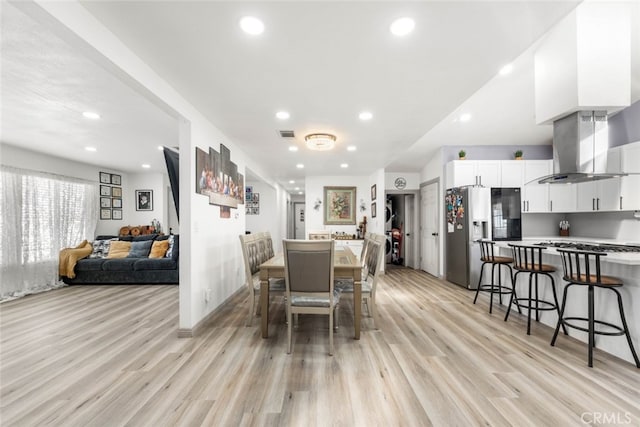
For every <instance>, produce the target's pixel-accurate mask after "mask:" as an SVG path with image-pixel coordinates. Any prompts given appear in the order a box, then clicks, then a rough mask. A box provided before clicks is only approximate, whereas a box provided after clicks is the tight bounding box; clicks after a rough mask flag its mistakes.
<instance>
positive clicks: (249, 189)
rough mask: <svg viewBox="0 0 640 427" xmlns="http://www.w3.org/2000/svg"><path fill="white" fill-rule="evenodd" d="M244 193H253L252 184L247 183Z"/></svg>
mask: <svg viewBox="0 0 640 427" xmlns="http://www.w3.org/2000/svg"><path fill="white" fill-rule="evenodd" d="M244 192H245V193H253V186H251V185H247V186H246V187H245V189H244Z"/></svg>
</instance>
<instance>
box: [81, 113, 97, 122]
mask: <svg viewBox="0 0 640 427" xmlns="http://www.w3.org/2000/svg"><path fill="white" fill-rule="evenodd" d="M82 115H83V116H84V117H85V118H87V119H92V120H98V119H99V118H100V114H98V113H94V112H93V111H85V112H84V113H82Z"/></svg>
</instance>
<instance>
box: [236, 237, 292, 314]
mask: <svg viewBox="0 0 640 427" xmlns="http://www.w3.org/2000/svg"><path fill="white" fill-rule="evenodd" d="M240 246H241V247H242V257H243V259H244V274H245V286H246V288H247V291H248V293H249V316H248V318H247V326H251V324H252V323H253V313H254V307H255V313H256V315H260V304H259V302H260V301H259V300H260V298H259V297H260V264H262V263H263V262H265V261H267V260H268V259H269V258H271V257H272V256H269V249H268V244H267V243H265V236H261V235H260V234H241V235H240ZM284 293H285V284H284V280H283V279H276V278H271V279H269V295H272V294H280V295H283V296H284ZM256 296H258V298H256ZM256 300H257V301H258V304H257V307H256Z"/></svg>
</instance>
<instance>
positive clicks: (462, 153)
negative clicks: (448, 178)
mask: <svg viewBox="0 0 640 427" xmlns="http://www.w3.org/2000/svg"><path fill="white" fill-rule="evenodd" d="M466 158H467V152H466V151H464V150H460V151H458V159H460V160H464V159H466Z"/></svg>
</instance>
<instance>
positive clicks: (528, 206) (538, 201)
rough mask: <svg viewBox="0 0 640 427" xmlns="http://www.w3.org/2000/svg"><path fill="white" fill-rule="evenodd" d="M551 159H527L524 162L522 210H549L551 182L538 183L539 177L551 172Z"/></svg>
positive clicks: (533, 211) (531, 211)
mask: <svg viewBox="0 0 640 427" xmlns="http://www.w3.org/2000/svg"><path fill="white" fill-rule="evenodd" d="M552 166H553V165H552V161H551V160H527V161H526V162H525V164H524V185H523V186H522V199H523V205H522V208H523V209H522V211H523V212H527V213H535V212H549V184H538V179H540V178H542V177H543V176H547V175H549V174H550V173H551V168H552Z"/></svg>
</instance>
